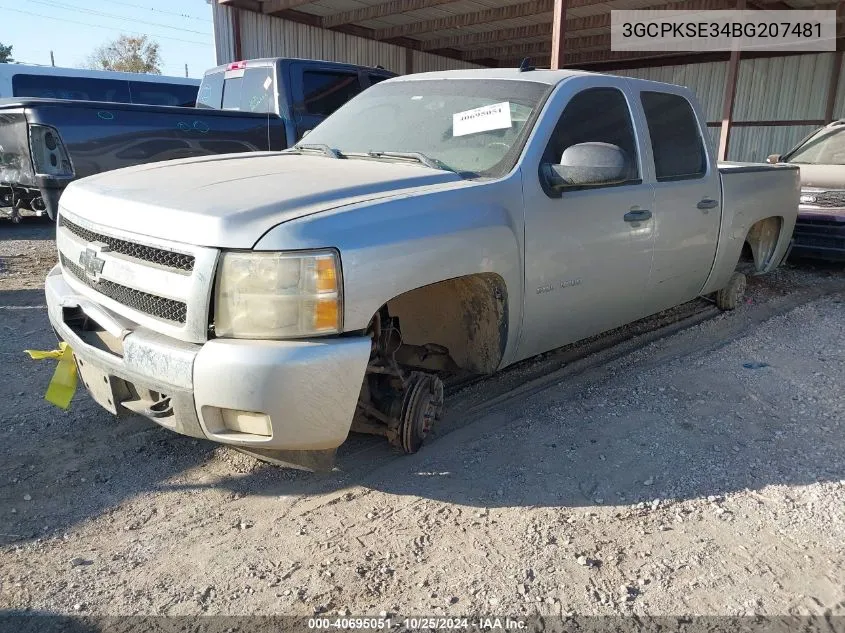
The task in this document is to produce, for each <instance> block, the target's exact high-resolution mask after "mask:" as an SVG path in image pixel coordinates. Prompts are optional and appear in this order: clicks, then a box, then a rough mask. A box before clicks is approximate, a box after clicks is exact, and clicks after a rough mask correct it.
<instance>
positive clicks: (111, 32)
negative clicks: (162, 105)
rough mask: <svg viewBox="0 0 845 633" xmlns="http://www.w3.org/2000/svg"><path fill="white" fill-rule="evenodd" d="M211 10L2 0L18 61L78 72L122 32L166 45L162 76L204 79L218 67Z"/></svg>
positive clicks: (193, 1) (176, 1) (113, 0)
mask: <svg viewBox="0 0 845 633" xmlns="http://www.w3.org/2000/svg"><path fill="white" fill-rule="evenodd" d="M213 32H214V28H213V26H212V22H211V6H210V5H209V4H208V3H207V2H206V0H0V43H2V44H4V45H9V44H11V45H12V46H13V47H14V48H13V50H12V56H13V58H14V59H15V61H18V62H22V63H29V64H45V65H49V64H50V51H51V50H52V51H53V54H54V56H55V59H56V66H68V67H71V68H76V67H79V66H81V65H82V64H83V63H84V61H85V59H86V58H87V57H88V55H90V54H91V52H92V51H93V50H94V49H95V48H97V47H98V46H100V45H101V44H105V43H106V42H109V41H111V40H113V39H116V38H117V37H119V36H120V35H121V34H127V35H149V36H150V37H151V38H152V39H153V40H154V41H156V42H158V44H159V45H160V53H161V58H162V61H163V64H162V74H165V75H176V76H180V77H184V76H185V64H188V74H189V76H191V77H202V74H203V72H204V71H205V70H206V69H208V68H211V67H212V66H214V65H215V63H216V61H215V56H214V35H213Z"/></svg>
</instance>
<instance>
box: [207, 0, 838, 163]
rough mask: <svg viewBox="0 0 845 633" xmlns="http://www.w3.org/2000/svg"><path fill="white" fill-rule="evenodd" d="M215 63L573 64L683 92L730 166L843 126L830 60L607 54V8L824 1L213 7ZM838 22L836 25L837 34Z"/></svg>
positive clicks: (247, 1)
mask: <svg viewBox="0 0 845 633" xmlns="http://www.w3.org/2000/svg"><path fill="white" fill-rule="evenodd" d="M212 2H213V4H214V34H215V46H216V51H217V62H218V63H220V64H223V63H227V62H230V61H235V60H239V59H249V58H254V57H271V56H289V57H306V58H314V59H327V60H334V61H342V62H350V63H355V64H363V65H371V66H376V65H381V66H383V67H385V68H387V69H389V70H392V71H394V72H397V73H412V72H425V71H431V70H450V69H459V68H475V67H484V66H509V65H518V63H519V61H520V60H521V59H522V58H524V57H531V58H532V60H533V61H534V63H536V64H537V65H541V66H542V65H547V66H551V67H553V68H561V67H566V68H583V69H587V70H596V71H602V72H611V73H615V74H620V75H628V76H633V77H641V78H647V79H654V80H657V81H666V82H671V83H677V84H683V85H686V86H688V87H690V88H691V89H693V90H694V91H695V92H696V94H697V95H698V98H699V99H700V100H701V102H702V104H703V107H704V110H705V113H706V116H707V119H708V127H709V128H710V131H711V137H712V139H713V142H714V147H717V148H718V153H719V156H720V157H722V158H728V159H730V160H748V161H761V160H764V159H765V157H766V156H768V155H769V154H772V153H782V152H785V151H786V150H787V149H789V148H790V147H792V146H793V145H794V144H795V143H797V142H798V141H799V140H800V139H801V138H803V137H804V136H805V135H806V134H808V133H809V132H810V131H812V130H813V129H814V128H816V127H818V126H820V125H822V124H824V123H826V122H829V121H832V120H834V119H836V118H840V117H843V118H845V81H843V80H842V73H843V68H842V52H841V51H842V50H845V49H843V47H842V46H841V44H842V42H843V40H842V39H837V52H831V53H808V54H790V55H774V54H771V53H768V54H765V53H755V54H739V53H737V52H734V53H706V54H684V55H679V54H677V53H673V54H666V53H662V54H655V53H650V54H649V53H640V54H638V55H636V56H634V55H632V54H628V53H618V52H611V51H610V11H611V9H634V8H637V9H641V8H651V9H657V8H661V9H663V8H669V9H694V10H710V9H732V8H744V7H745V6H746V3H747V7H748V8H752V9H799V8H800V9H807V8H824V9H835V8H837V4H836V3H833V4H831V3H830V1H829V0H682V1H679V2H673V3H671V4H667V3H666V0H212ZM842 21H843V17H841V16H840V17H839V18H838V20H837V22H838V24H837V36H838V37H839V38H842V37H843V36H844V35H845V30H843V28H842V26H843V25H842Z"/></svg>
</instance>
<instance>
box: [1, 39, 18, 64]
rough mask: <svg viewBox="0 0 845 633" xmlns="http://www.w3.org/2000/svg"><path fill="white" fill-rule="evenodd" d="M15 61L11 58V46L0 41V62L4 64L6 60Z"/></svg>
mask: <svg viewBox="0 0 845 633" xmlns="http://www.w3.org/2000/svg"><path fill="white" fill-rule="evenodd" d="M13 61H15V60H14V59H12V46H11V45H9V46H4V45H3V43H2V42H0V64H6V63H8V62H13Z"/></svg>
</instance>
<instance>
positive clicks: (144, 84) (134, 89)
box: [12, 74, 197, 106]
mask: <svg viewBox="0 0 845 633" xmlns="http://www.w3.org/2000/svg"><path fill="white" fill-rule="evenodd" d="M12 94H13V95H14V96H16V97H40V98H43V99H72V100H76V101H108V102H111V103H142V104H147V105H167V106H183V105H186V106H193V105H194V103H195V101H196V97H197V86H190V85H184V84H165V83H157V82H154V81H124V80H122V79H96V78H91V77H60V76H55V75H24V74H21V75H15V76H14V77H12Z"/></svg>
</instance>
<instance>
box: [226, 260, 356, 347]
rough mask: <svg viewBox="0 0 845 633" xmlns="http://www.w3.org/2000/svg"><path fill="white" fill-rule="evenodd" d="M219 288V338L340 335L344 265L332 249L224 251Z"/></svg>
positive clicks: (280, 337)
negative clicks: (308, 250) (341, 271)
mask: <svg viewBox="0 0 845 633" xmlns="http://www.w3.org/2000/svg"><path fill="white" fill-rule="evenodd" d="M216 287H217V291H216V295H215V315H214V316H215V318H214V331H215V333H216V334H217V336H221V337H231V338H262V339H282V338H295V337H302V336H313V335H320V334H336V333H338V332H340V331H341V326H342V323H341V319H342V314H343V309H342V308H343V305H342V301H341V281H340V261H339V259H338V256H337V253H336V252H335V251H333V250H325V251H310V252H299V253H261V252H230V253H224V254H223V257H222V261H221V263H220V266H219V270H218V273H217V284H216Z"/></svg>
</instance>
